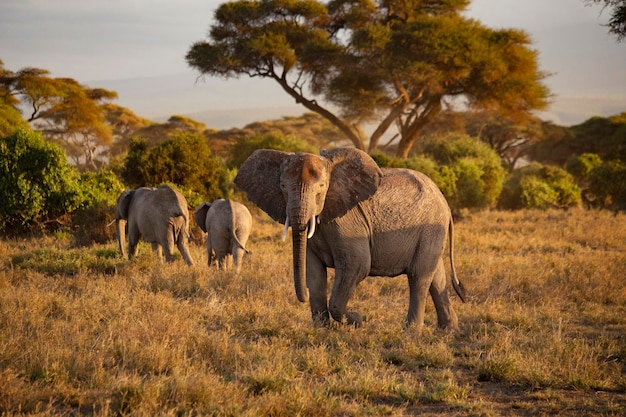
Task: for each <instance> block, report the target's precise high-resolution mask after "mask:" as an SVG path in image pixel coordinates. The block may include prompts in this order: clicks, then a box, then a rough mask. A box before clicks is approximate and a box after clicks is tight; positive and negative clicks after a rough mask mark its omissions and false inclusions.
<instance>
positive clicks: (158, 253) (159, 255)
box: [151, 242, 163, 262]
mask: <svg viewBox="0 0 626 417" xmlns="http://www.w3.org/2000/svg"><path fill="white" fill-rule="evenodd" d="M151 245H152V252H153V253H154V256H156V258H157V259H158V260H159V261H160V262H163V251H162V250H161V245H159V244H158V243H156V242H154V243H151Z"/></svg>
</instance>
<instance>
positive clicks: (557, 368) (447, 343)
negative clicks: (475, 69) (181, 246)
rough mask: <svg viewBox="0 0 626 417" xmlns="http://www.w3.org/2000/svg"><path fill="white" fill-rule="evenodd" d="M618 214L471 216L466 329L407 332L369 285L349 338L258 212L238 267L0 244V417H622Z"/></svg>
mask: <svg viewBox="0 0 626 417" xmlns="http://www.w3.org/2000/svg"><path fill="white" fill-rule="evenodd" d="M625 220H626V216H624V215H618V216H614V215H613V214H611V213H607V212H587V211H577V210H572V211H569V212H561V211H548V212H540V211H537V212H535V211H523V212H484V213H476V214H470V215H469V216H468V217H466V218H464V219H463V220H462V221H460V222H458V223H457V225H456V235H455V236H456V242H455V248H456V251H455V253H456V261H457V271H458V273H459V276H460V278H461V279H462V281H463V282H464V284H465V286H466V287H467V289H468V291H469V302H468V303H465V304H462V303H461V302H460V301H459V300H458V298H456V297H455V296H453V298H452V302H453V304H454V306H455V309H456V310H457V313H458V316H459V322H460V326H461V330H460V331H459V332H458V333H449V332H444V331H440V330H437V328H436V316H435V312H434V308H433V306H432V303H431V302H430V301H429V304H428V305H427V317H426V326H425V328H424V330H423V332H422V335H421V336H417V334H416V332H414V331H412V329H408V330H405V331H403V330H402V322H403V320H404V317H405V315H406V309H407V305H408V299H407V298H408V289H407V284H406V278H404V277H399V278H393V279H387V278H375V279H368V280H365V281H364V282H362V283H361V284H360V286H359V288H358V289H357V293H356V295H355V297H354V300H353V301H352V302H351V305H350V306H351V308H352V309H355V310H358V311H360V312H362V313H363V314H364V316H365V317H366V319H367V321H366V322H365V324H364V326H363V327H362V328H360V329H354V328H350V327H342V326H340V325H337V324H333V325H331V327H330V328H327V329H326V328H316V327H314V326H313V325H312V322H311V317H310V312H309V308H308V305H306V304H301V303H299V302H297V300H296V298H295V295H294V291H293V288H292V287H293V283H292V277H291V248H290V243H289V242H281V241H280V234H281V228H280V227H279V225H276V224H274V223H272V222H271V221H269V220H268V219H267V218H265V217H259V218H255V226H256V229H255V231H254V233H253V235H252V236H251V239H250V242H249V246H250V249H251V251H252V253H251V254H250V255H247V257H246V258H245V259H244V265H243V269H242V272H241V274H239V275H236V274H235V273H234V272H233V271H231V270H227V271H218V270H217V269H216V268H215V267H208V266H207V265H206V254H205V249H204V247H201V246H192V248H191V252H192V256H193V257H194V260H195V261H196V266H195V267H193V268H189V267H187V266H186V265H185V264H184V263H183V262H182V260H180V259H179V261H178V262H175V263H173V264H159V263H157V262H156V261H155V259H154V257H153V255H152V253H151V251H150V247H149V245H142V247H141V248H140V253H139V256H138V257H137V258H135V259H134V260H133V261H127V260H123V259H121V257H120V256H119V255H118V254H117V249H116V244H115V242H111V243H110V244H107V245H98V246H94V247H91V248H72V247H71V239H69V238H64V237H62V236H57V237H49V238H41V239H34V240H27V239H24V240H6V241H1V242H0V254H1V255H2V263H1V264H0V414H4V415H41V416H45V415H79V414H80V415H94V416H109V415H133V416H152V415H181V416H182V415H233V416H234V415H237V416H239V415H243V416H256V415H274V416H293V415H306V416H345V415H355V416H356V415H390V416H394V415H467V416H500V415H525V416H534V415H547V414H556V413H558V414H559V415H572V416H574V415H623V414H624V413H625V412H626V280H625V279H624V272H626V267H625V265H626V226H624V225H625V224H626V222H625Z"/></svg>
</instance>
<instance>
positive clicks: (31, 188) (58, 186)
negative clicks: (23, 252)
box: [0, 129, 83, 233]
mask: <svg viewBox="0 0 626 417" xmlns="http://www.w3.org/2000/svg"><path fill="white" fill-rule="evenodd" d="M0 193H1V194H2V196H3V202H2V205H1V206H0V231H2V233H17V232H22V231H25V230H27V229H28V228H29V227H31V226H33V225H35V224H38V225H40V226H45V225H46V223H49V222H52V221H54V220H59V219H60V217H62V216H63V215H65V214H67V213H70V212H72V211H74V210H75V209H77V208H78V207H80V206H81V205H82V204H83V201H82V194H81V190H80V186H79V184H78V181H77V172H76V171H75V169H74V168H73V167H71V166H70V165H69V164H68V162H67V159H66V157H65V153H64V152H63V151H62V150H61V149H60V148H59V147H58V146H57V145H54V144H51V143H49V142H46V141H44V140H43V138H42V137H41V134H39V133H36V132H32V131H27V130H21V129H20V130H16V131H15V132H14V133H13V134H12V135H10V136H8V137H6V138H4V139H2V141H1V142H0Z"/></svg>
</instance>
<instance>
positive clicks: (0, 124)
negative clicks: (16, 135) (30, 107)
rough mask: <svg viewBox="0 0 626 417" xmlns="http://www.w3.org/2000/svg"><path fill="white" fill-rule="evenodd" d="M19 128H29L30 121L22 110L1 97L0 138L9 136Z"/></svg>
mask: <svg viewBox="0 0 626 417" xmlns="http://www.w3.org/2000/svg"><path fill="white" fill-rule="evenodd" d="M17 129H23V130H28V129H30V126H28V122H27V121H26V120H24V118H23V117H22V115H21V114H20V112H19V111H18V110H17V109H16V108H15V107H13V106H12V105H10V104H9V103H8V102H7V101H6V100H4V99H3V98H2V97H0V138H3V137H6V136H9V135H10V134H12V133H13V132H14V131H15V130H17Z"/></svg>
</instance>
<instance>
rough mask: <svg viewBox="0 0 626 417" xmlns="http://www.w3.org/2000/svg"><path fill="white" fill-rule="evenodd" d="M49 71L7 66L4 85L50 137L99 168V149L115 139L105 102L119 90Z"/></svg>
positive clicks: (77, 160)
mask: <svg viewBox="0 0 626 417" xmlns="http://www.w3.org/2000/svg"><path fill="white" fill-rule="evenodd" d="M49 74H50V73H49V71H47V70H44V69H39V68H23V69H21V70H19V71H17V72H15V73H14V72H12V71H8V70H3V71H2V73H1V76H0V86H1V88H2V91H3V92H4V95H5V97H10V98H11V101H10V102H11V104H12V105H13V106H14V107H15V108H16V109H17V108H19V106H20V104H21V105H23V106H24V107H25V108H26V109H28V112H27V113H28V116H27V117H25V119H26V120H27V121H28V122H29V123H31V124H32V125H33V127H35V128H36V129H39V130H41V131H42V133H43V135H44V137H45V138H46V139H47V140H49V141H52V142H56V143H58V144H59V145H61V146H62V147H63V149H64V150H65V151H66V153H67V155H68V156H69V157H70V158H72V160H73V161H74V162H75V163H76V165H77V166H81V165H83V166H84V167H87V168H90V169H95V168H96V153H97V152H98V150H99V149H102V148H103V147H107V146H109V145H110V144H111V143H112V140H113V137H112V134H111V127H110V125H108V124H107V120H106V118H105V111H104V109H103V107H102V105H103V104H104V103H106V102H108V101H110V100H112V99H115V98H116V97H117V93H115V92H114V91H108V90H105V89H102V88H89V87H87V86H83V85H80V84H79V83H78V82H76V81H75V80H73V79H71V78H52V77H50V76H49Z"/></svg>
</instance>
